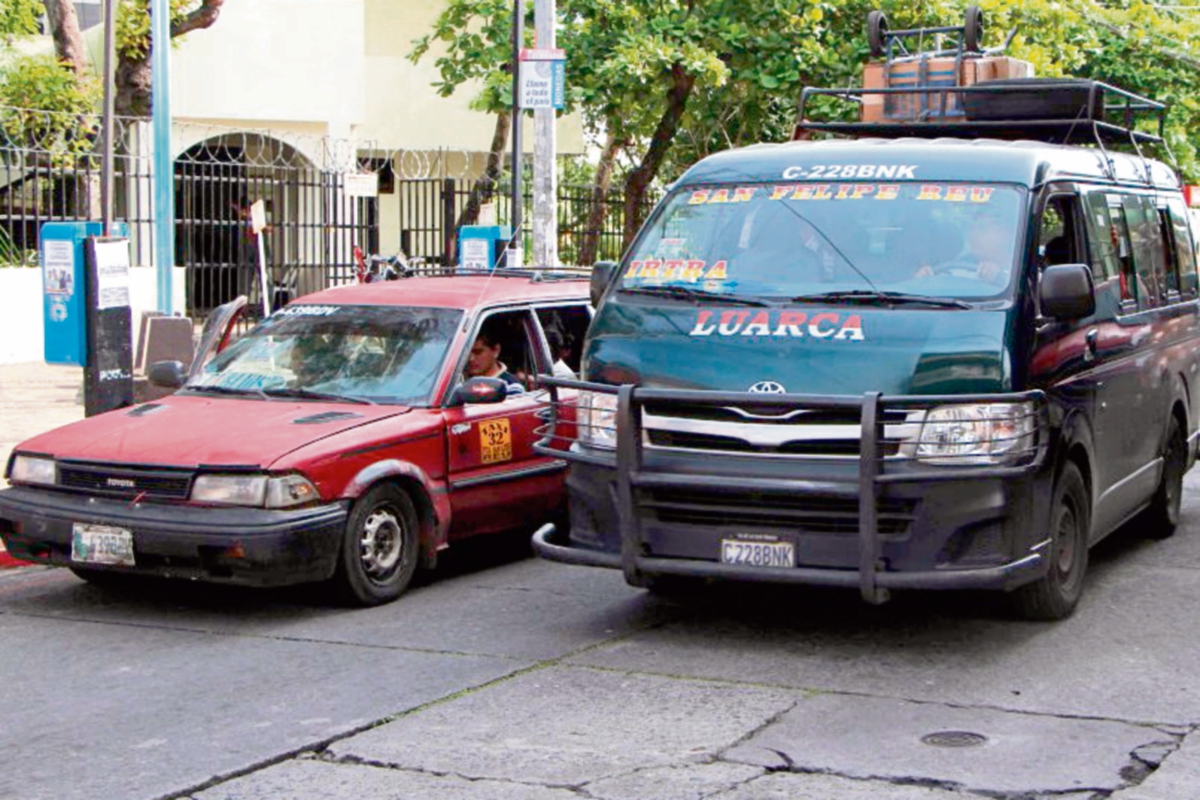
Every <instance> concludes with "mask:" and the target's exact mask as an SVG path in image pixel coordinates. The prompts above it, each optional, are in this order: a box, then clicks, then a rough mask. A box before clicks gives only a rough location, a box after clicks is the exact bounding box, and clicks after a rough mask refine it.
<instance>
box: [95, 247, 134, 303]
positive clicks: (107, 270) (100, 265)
mask: <svg viewBox="0 0 1200 800" xmlns="http://www.w3.org/2000/svg"><path fill="white" fill-rule="evenodd" d="M95 252H96V308H97V309H98V310H100V311H103V310H104V309H106V308H122V307H125V306H128V305H129V240H128V239H96V240H95Z"/></svg>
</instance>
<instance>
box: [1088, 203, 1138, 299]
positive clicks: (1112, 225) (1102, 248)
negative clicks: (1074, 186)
mask: <svg viewBox="0 0 1200 800" xmlns="http://www.w3.org/2000/svg"><path fill="white" fill-rule="evenodd" d="M1113 205H1115V206H1116V207H1115V209H1114V208H1113ZM1086 217H1087V234H1088V240H1089V241H1090V243H1091V258H1092V262H1091V267H1092V276H1093V278H1094V279H1095V282H1096V293H1097V300H1099V299H1100V297H1102V296H1107V295H1111V300H1112V302H1113V303H1114V304H1124V303H1127V302H1131V301H1133V300H1135V299H1136V298H1137V295H1136V294H1135V292H1136V280H1135V278H1134V274H1133V259H1132V257H1131V254H1130V246H1129V234H1128V232H1127V230H1126V228H1125V217H1124V215H1123V214H1122V213H1121V206H1120V196H1119V195H1108V194H1106V193H1105V192H1104V191H1102V190H1098V189H1092V190H1090V191H1089V192H1088V194H1087V214H1086Z"/></svg>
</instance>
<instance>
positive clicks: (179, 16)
mask: <svg viewBox="0 0 1200 800" xmlns="http://www.w3.org/2000/svg"><path fill="white" fill-rule="evenodd" d="M119 2H120V5H118V6H117V30H116V35H117V66H116V76H115V78H114V82H115V86H116V98H115V101H114V105H115V107H116V113H117V114H118V115H119V116H128V117H148V116H150V113H151V106H150V100H151V78H152V75H151V66H150V57H151V37H150V27H151V26H150V0H119ZM170 4H171V38H172V39H175V38H177V37H180V36H183V35H185V34H187V33H190V32H191V31H195V30H200V29H203V28H208V27H210V26H211V25H212V24H213V23H214V22H216V21H217V18H218V17H219V16H220V14H221V7H222V6H223V5H224V4H225V0H170ZM45 6H46V16H47V18H48V20H49V22H50V28H51V32H52V34H53V36H54V49H55V52H56V53H57V54H58V57H59V59H61V60H62V61H63V62H65V63H66V64H67V65H69V66H70V68H71V69H72V70H73V71H74V72H75V74H76V75H77V76H79V77H80V78H81V79H82V78H83V77H84V76H85V75H87V74H88V66H87V59H86V56H85V55H84V53H85V51H84V47H83V39H82V36H81V34H80V31H79V23H78V20H77V19H76V17H75V7H74V3H73V2H72V0H45Z"/></svg>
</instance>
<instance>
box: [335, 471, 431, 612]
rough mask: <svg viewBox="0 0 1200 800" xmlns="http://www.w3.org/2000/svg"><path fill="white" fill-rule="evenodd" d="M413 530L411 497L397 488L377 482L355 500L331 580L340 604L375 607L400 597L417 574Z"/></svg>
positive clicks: (414, 516)
mask: <svg viewBox="0 0 1200 800" xmlns="http://www.w3.org/2000/svg"><path fill="white" fill-rule="evenodd" d="M418 525H419V523H418V520H417V510H416V507H415V506H414V505H413V502H412V498H410V497H409V496H408V493H407V492H405V491H404V490H403V489H401V488H400V487H398V486H394V485H392V484H389V483H382V484H379V485H378V486H375V487H372V488H371V489H370V490H369V491H368V492H367V493H366V494H364V495H363V496H362V497H360V498H359V499H358V501H357V502H356V503H355V504H354V507H353V509H351V511H350V518H349V519H348V520H347V522H346V530H345V533H344V535H343V537H342V550H341V554H340V557H339V559H338V568H337V573H336V574H335V575H334V578H333V582H334V587H335V588H336V590H337V593H338V594H339V595H340V597H341V599H342V600H344V601H346V602H349V603H352V604H354V605H361V606H374V605H379V604H381V603H387V602H389V601H392V600H395V599H396V598H397V597H399V596H400V595H401V594H403V593H404V590H405V589H407V588H408V584H409V582H410V581H412V577H413V573H414V572H415V571H416V569H417V560H418V556H419V544H418V542H419V537H418V535H417V533H418Z"/></svg>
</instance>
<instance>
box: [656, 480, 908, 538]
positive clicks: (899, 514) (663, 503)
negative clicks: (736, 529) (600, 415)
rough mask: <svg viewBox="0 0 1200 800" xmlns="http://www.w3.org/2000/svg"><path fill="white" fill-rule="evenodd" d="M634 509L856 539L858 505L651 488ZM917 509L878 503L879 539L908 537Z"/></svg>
mask: <svg viewBox="0 0 1200 800" xmlns="http://www.w3.org/2000/svg"><path fill="white" fill-rule="evenodd" d="M639 504H640V505H641V507H642V508H644V509H647V510H651V511H653V512H654V514H655V516H656V517H657V518H658V520H659V521H660V522H664V523H678V524H682V525H709V526H727V525H743V526H756V527H768V528H786V529H789V530H793V531H799V532H801V533H828V534H857V533H858V499H857V498H853V497H846V498H843V497H810V496H802V495H795V494H774V493H766V492H740V493H736V494H734V493H725V492H717V493H714V492H704V491H693V490H689V489H674V488H672V489H663V488H654V489H642V490H641V491H640V492H639ZM916 507H917V501H916V500H906V499H896V498H881V499H880V500H879V501H878V503H877V505H876V508H877V516H878V528H879V533H880V535H881V536H903V535H905V534H907V533H908V529H909V527H910V526H911V525H912V521H913V518H914V517H915V515H916Z"/></svg>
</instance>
